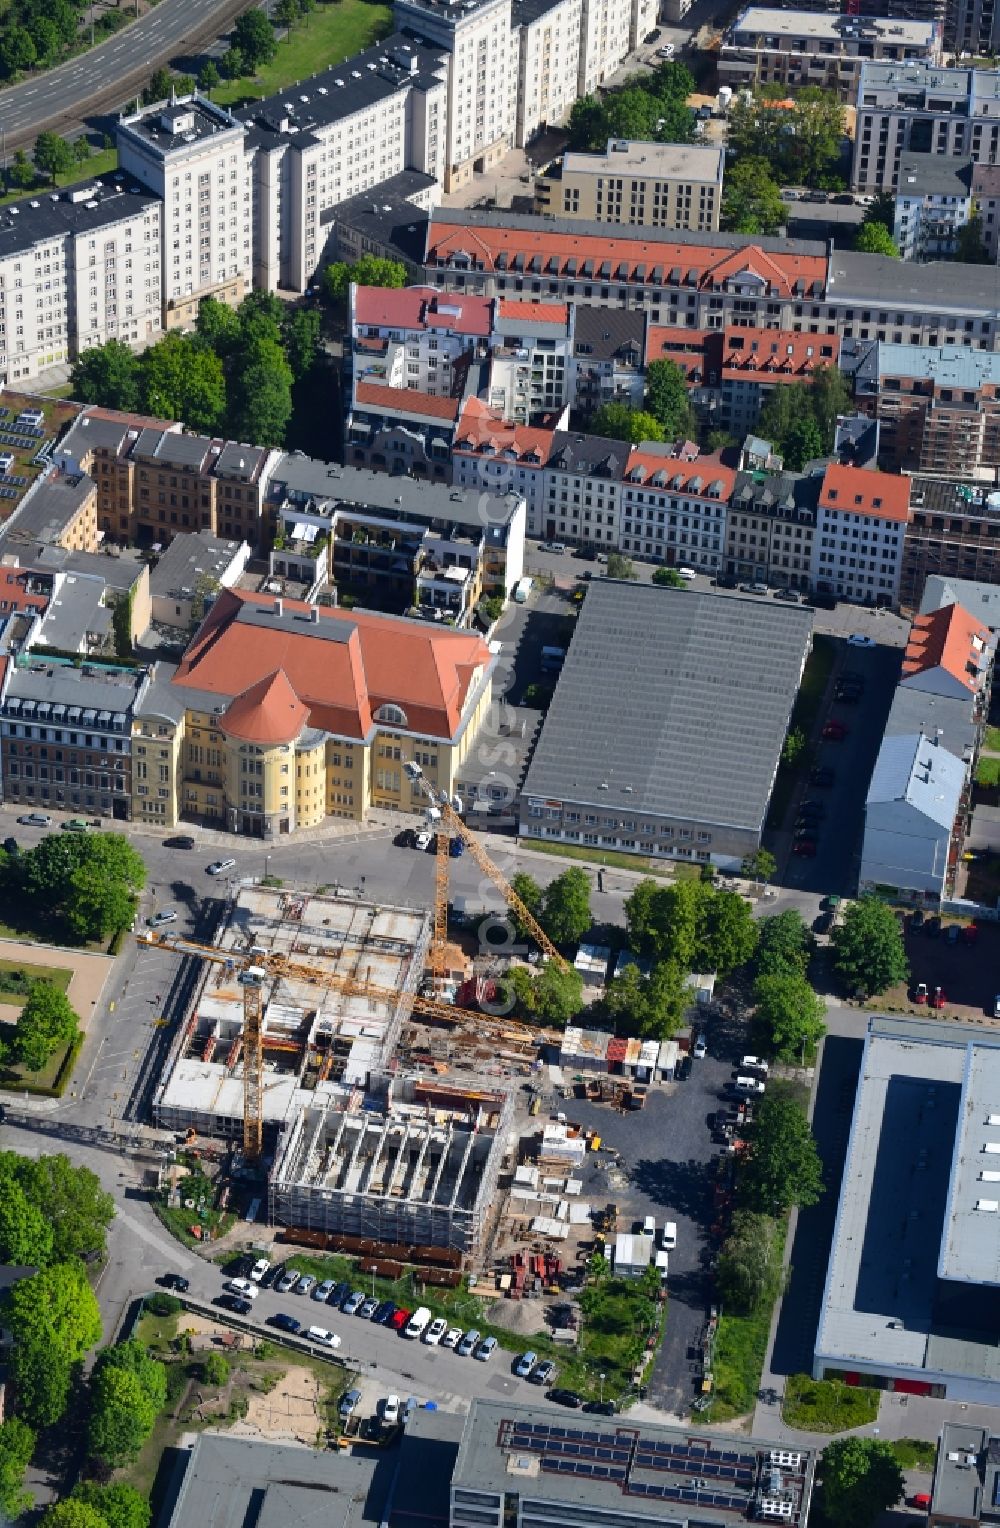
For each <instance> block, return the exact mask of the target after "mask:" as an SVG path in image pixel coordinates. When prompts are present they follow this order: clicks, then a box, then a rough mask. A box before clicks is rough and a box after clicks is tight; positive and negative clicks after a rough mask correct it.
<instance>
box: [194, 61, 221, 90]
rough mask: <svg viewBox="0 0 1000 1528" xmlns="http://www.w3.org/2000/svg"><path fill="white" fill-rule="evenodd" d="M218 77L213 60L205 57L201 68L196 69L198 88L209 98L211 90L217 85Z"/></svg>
mask: <svg viewBox="0 0 1000 1528" xmlns="http://www.w3.org/2000/svg"><path fill="white" fill-rule="evenodd" d="M220 78H221V76H220V74H219V70H218V68H217V66H216V63H215V60H214V59H211V58H206V60H205V62H204V63H203V64H202V66H201V69H200V70H199V71H198V89H199V90H200V91H201V92H202V94H203V95H207V96H208V98H209V100H211V98H212V91H213V90H214V89H215V87H216V85H218V83H219V80H220Z"/></svg>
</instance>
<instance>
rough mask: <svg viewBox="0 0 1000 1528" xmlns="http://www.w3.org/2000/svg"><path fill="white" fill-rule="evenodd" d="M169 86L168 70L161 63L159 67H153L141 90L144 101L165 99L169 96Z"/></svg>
mask: <svg viewBox="0 0 1000 1528" xmlns="http://www.w3.org/2000/svg"><path fill="white" fill-rule="evenodd" d="M170 86H171V77H170V70H169V69H166V68H164V67H163V66H162V65H161V67H160V68H159V69H154V70H153V72H152V74H151V75H150V76H149V84H148V85H147V86H146V88H145V90H144V91H143V96H144V98H145V100H146V102H147V103H150V102H153V101H166V100H167V99H168V98H169V96H170Z"/></svg>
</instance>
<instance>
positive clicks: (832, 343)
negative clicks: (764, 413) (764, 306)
mask: <svg viewBox="0 0 1000 1528" xmlns="http://www.w3.org/2000/svg"><path fill="white" fill-rule="evenodd" d="M721 351H722V353H721V359H720V361H719V363H718V372H717V373H716V370H715V367H714V365H711V364H710V365H709V367H708V369H707V375H706V376H705V377H704V379H703V380H704V382H705V383H706V384H707V387H708V389H709V391H710V392H712V391H713V390H714V389H717V393H716V396H715V397H714V398H713V403H714V404H715V412H714V413H713V418H715V419H717V421H718V423H719V425H720V426H721V428H722V429H724V430H730V431H731V432H732V433H733V434H734V435H736V436H737V437H738V438H742V437H743V436H744V435H746V434H747V433H748V432H749V431H751V430H755V429H756V428H757V422H758V420H759V419H760V411H761V409H762V408H763V406H764V404H765V403H766V402H767V400H768V398H769V397H770V395H771V393H772V392H773V391H774V389H775V388H776V387H787V386H788V384H789V383H795V382H808V380H809V378H810V377H811V376H812V374H813V372H814V371H815V370H816V368H817V367H819V366H836V365H837V363H838V360H839V356H840V341H839V339H838V338H837V336H836V335H835V334H830V335H823V336H821V335H811V334H801V333H796V332H795V331H794V330H793V331H788V330H781V329H740V328H727V329H725V330H724V331H723V334H722V347H721ZM713 378H715V379H716V380H715V383H714V389H713Z"/></svg>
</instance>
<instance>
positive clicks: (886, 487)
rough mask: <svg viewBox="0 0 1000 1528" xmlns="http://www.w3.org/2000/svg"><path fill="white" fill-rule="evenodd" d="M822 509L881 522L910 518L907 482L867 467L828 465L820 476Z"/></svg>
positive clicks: (832, 463)
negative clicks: (868, 517) (867, 516)
mask: <svg viewBox="0 0 1000 1528" xmlns="http://www.w3.org/2000/svg"><path fill="white" fill-rule="evenodd" d="M819 502H820V508H821V509H841V510H846V511H848V512H853V513H854V514H856V515H875V516H877V517H878V518H879V519H880V520H901V521H903V522H904V523H905V522H906V521H907V520H909V518H910V480H909V478H905V477H895V476H893V474H892V473H890V472H872V471H871V470H870V469H869V468H867V467H841V466H840V465H839V464H838V463H836V462H831V463H830V465H829V466H828V467H827V469H826V471H825V472H824V474H823V486H822V488H821V489H820V495H819Z"/></svg>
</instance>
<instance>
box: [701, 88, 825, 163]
mask: <svg viewBox="0 0 1000 1528" xmlns="http://www.w3.org/2000/svg"><path fill="white" fill-rule="evenodd" d="M784 93H785V92H781V94H784ZM726 141H727V146H728V148H729V149H730V151H731V153H732V154H733V155H734V157H735V158H736V160H737V162H739V160H741V159H750V158H754V159H762V160H764V161H765V162H766V163H767V164H768V165H770V166H771V173H772V175H773V176H774V177H775V178H776V179H777V180H778V182H779V183H780V184H781V185H798V184H804V185H809V186H813V185H816V184H818V182H819V181H820V180H821V179H824V178H826V177H828V176H829V175H830V174H831V172H832V171H834V170H835V169H836V166H837V164H838V162H839V160H840V154H841V148H842V145H843V142H844V108H843V106H842V105H841V103H840V101H839V99H838V98H837V95H836V92H834V91H826V90H821V89H819V88H817V87H816V86H807V87H805V88H804V89H800V90H798V91H796V93H795V96H794V104H793V106H792V107H791V108H788V107H785V106H780V105H778V104H777V102H776V101H775V99H774V98H773V96H772V95H771V94H770V92H768V91H766V90H762V91H758V92H756V93H755V94H754V95H753V96H751V97H750V98H749V100H747V99H745V98H744V97H743V94H742V92H741V93H740V95H739V96H737V97H736V98H735V99H734V100H733V102H732V105H731V107H730V109H729V124H728V130H727V139H726ZM731 174H732V166H730V165H727V167H726V178H727V180H728V178H729V177H730V175H731Z"/></svg>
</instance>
